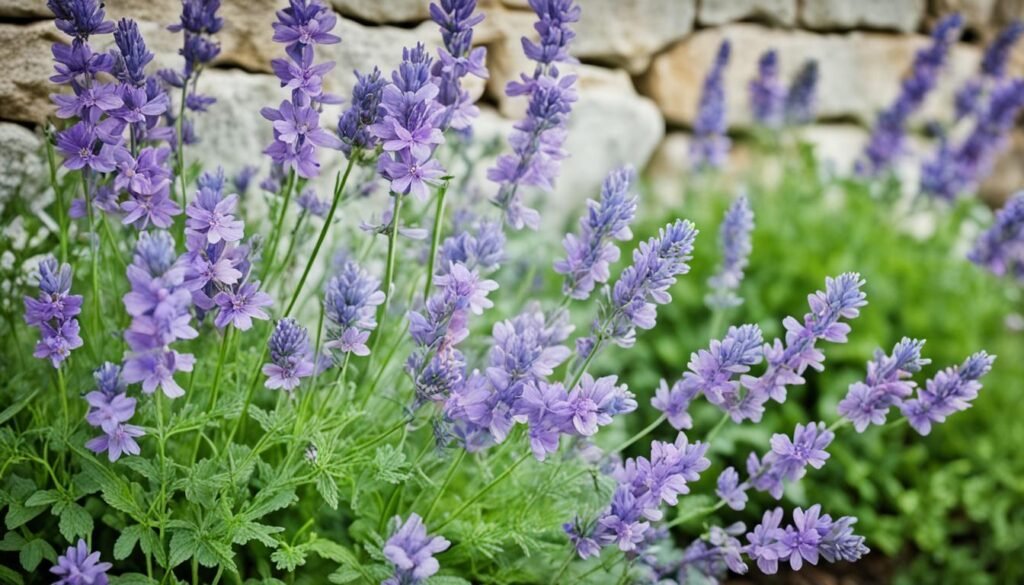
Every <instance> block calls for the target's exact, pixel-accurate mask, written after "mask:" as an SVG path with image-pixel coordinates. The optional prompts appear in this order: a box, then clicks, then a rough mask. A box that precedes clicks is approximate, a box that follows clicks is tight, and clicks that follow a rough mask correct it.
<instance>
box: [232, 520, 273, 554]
mask: <svg viewBox="0 0 1024 585" xmlns="http://www.w3.org/2000/svg"><path fill="white" fill-rule="evenodd" d="M278 532H284V528H281V527H280V526H267V525H266V524H260V523H259V522H252V521H247V522H244V523H242V524H241V525H239V526H238V527H237V528H236V529H235V531H234V534H233V535H232V538H231V541H232V542H233V543H235V544H240V545H244V544H246V543H248V542H249V541H252V540H258V541H260V542H262V543H263V544H264V545H266V546H268V547H270V548H277V545H278V544H279V543H278V541H277V539H276V538H274V537H273V536H272V535H274V534H277V533H278Z"/></svg>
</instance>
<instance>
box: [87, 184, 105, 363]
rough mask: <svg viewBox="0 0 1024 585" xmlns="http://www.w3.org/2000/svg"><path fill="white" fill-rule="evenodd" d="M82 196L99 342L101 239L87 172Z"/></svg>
mask: <svg viewBox="0 0 1024 585" xmlns="http://www.w3.org/2000/svg"><path fill="white" fill-rule="evenodd" d="M82 195H83V197H85V207H86V214H87V215H88V217H89V252H90V253H91V255H92V297H93V303H92V304H93V311H94V313H95V314H94V315H93V323H95V327H96V329H95V332H96V340H95V341H94V343H96V341H98V340H99V336H100V335H102V331H103V313H102V312H101V311H102V309H101V307H102V306H103V303H102V301H101V299H100V258H99V246H98V245H97V243H96V240H98V239H99V234H98V233H97V232H96V225H95V222H94V219H93V205H92V197H91V195H90V193H89V176H88V172H87V171H83V172H82Z"/></svg>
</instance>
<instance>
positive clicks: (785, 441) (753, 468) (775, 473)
mask: <svg viewBox="0 0 1024 585" xmlns="http://www.w3.org/2000/svg"><path fill="white" fill-rule="evenodd" d="M834 438H835V433H833V432H832V431H829V430H827V429H826V428H825V423H810V424H807V425H801V424H798V425H796V430H795V431H794V432H793V438H792V439H790V438H789V437H788V436H787V435H783V434H780V433H776V434H774V435H772V440H771V446H772V448H771V451H769V452H768V453H767V454H765V456H764V457H763V458H761V459H760V460H759V459H758V457H757V455H756V454H754V453H751V454H750V456H749V457H748V458H747V473H748V474H749V475H750V478H749V479H748V480H747V482H746V483H747V485H749V486H750V487H753V488H754V489H756V490H757V491H759V492H768V493H770V494H771V495H772V497H774V498H775V499H779V498H781V497H782V490H783V488H784V487H785V486H784V482H787V481H790V482H792V481H798V480H800V479H801V478H803V476H804V475H805V474H806V473H807V469H806V468H807V466H808V465H810V466H811V467H813V468H815V469H821V468H822V466H824V465H825V461H826V460H827V459H828V458H829V454H828V451H825V449H826V448H827V447H828V446H829V444H830V443H832V439H834Z"/></svg>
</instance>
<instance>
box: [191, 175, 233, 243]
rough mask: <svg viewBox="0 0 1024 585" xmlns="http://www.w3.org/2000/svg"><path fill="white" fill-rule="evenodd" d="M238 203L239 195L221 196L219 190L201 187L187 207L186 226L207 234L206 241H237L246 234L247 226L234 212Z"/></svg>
mask: <svg viewBox="0 0 1024 585" xmlns="http://www.w3.org/2000/svg"><path fill="white" fill-rule="evenodd" d="M236 203H238V196H237V195H228V196H227V197H224V198H221V194H220V192H219V191H214V190H212V189H208V188H205V187H204V188H201V189H200V190H199V192H198V193H197V194H196V198H195V199H193V200H192V202H191V203H189V205H188V207H186V208H185V215H187V216H188V220H187V221H186V222H185V225H186V227H188V228H189V229H190V230H194V231H195V232H196V233H199V234H205V235H206V241H207V242H209V243H211V244H216V243H218V242H220V241H222V240H223V241H225V242H237V241H239V240H241V239H242V236H243V235H244V232H243V228H244V227H245V226H244V224H243V223H242V221H241V220H238V219H235V216H234V215H232V213H233V212H234V211H235V204H236Z"/></svg>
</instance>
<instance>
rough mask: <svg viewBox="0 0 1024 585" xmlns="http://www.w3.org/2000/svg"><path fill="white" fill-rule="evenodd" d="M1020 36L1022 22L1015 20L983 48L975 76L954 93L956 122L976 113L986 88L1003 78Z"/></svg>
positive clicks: (1023, 31) (1022, 30)
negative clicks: (983, 52) (983, 51)
mask: <svg viewBox="0 0 1024 585" xmlns="http://www.w3.org/2000/svg"><path fill="white" fill-rule="evenodd" d="M1021 35H1024V22H1022V21H1020V20H1015V21H1013V22H1011V23H1010V24H1009V25H1008V26H1007V27H1006V28H1004V29H1003V30H1001V31H999V34H998V35H996V38H995V39H993V40H992V42H991V43H989V45H988V46H987V47H986V48H985V54H984V55H982V57H981V65H980V66H979V68H978V69H979V71H978V73H977V75H976V76H975V77H973V78H971V79H968V80H967V81H966V82H964V85H963V86H962V87H961V88H960V89H959V90H958V91H957V93H956V97H955V100H954V105H955V107H956V119H957V120H960V119H962V118H964V117H966V116H968V115H970V114H974V113H977V112H978V110H979V108H980V106H981V105H982V103H981V98H982V97H983V96H984V94H985V90H986V87H987V86H990V85H992V84H993V83H997V82H999V81H1001V80H1003V79H1004V78H1005V76H1006V64H1007V62H1008V61H1009V59H1010V53H1011V52H1012V51H1013V48H1014V46H1015V45H1016V44H1017V41H1018V40H1020V37H1021Z"/></svg>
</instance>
